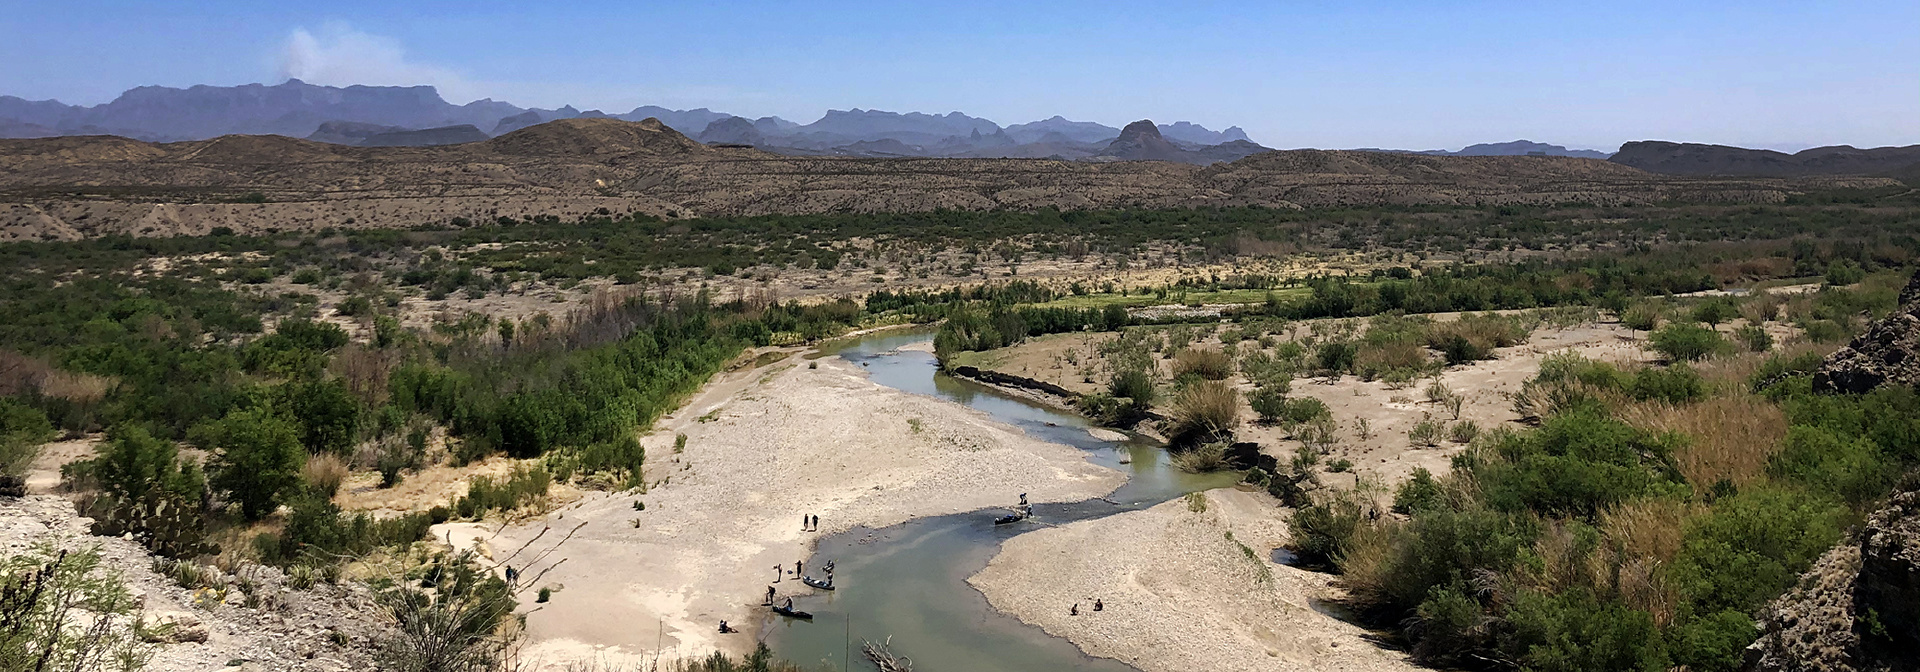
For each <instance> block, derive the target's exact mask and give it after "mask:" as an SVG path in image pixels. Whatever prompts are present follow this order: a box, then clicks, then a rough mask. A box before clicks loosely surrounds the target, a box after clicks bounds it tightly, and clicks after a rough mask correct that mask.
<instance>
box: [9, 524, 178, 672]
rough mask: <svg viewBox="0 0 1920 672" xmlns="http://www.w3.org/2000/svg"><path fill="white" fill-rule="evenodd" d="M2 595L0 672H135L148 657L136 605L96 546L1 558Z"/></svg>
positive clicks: (41, 548) (39, 545) (47, 547)
mask: <svg viewBox="0 0 1920 672" xmlns="http://www.w3.org/2000/svg"><path fill="white" fill-rule="evenodd" d="M0 595H3V596H5V598H6V599H4V600H0V624H5V625H6V627H4V628H0V670H5V672H29V671H32V672H38V671H40V670H67V671H71V672H105V671H106V670H137V669H140V668H141V667H143V666H145V664H146V662H147V660H148V659H149V658H151V657H152V651H151V649H149V648H148V647H146V646H145V645H143V644H141V643H140V638H139V633H138V632H137V630H138V628H137V627H136V626H135V623H136V621H137V619H138V618H139V611H140V605H139V603H138V602H136V601H135V600H134V599H133V597H132V594H131V593H129V592H128V591H127V588H126V584H125V583H124V582H123V581H122V580H121V578H120V575H119V573H118V572H116V571H114V570H112V569H111V568H110V567H108V566H105V565H104V563H102V562H101V556H100V548H99V547H98V546H93V547H89V548H83V549H80V550H77V551H61V550H58V549H56V548H55V547H54V545H53V544H52V542H49V541H39V542H35V543H34V545H33V546H32V547H31V548H30V549H29V550H27V551H25V552H22V553H19V554H16V555H10V556H7V557H5V558H0Z"/></svg>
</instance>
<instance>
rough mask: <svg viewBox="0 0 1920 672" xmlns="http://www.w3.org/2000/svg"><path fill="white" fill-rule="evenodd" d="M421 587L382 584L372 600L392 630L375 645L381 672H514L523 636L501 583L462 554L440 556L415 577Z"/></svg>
mask: <svg viewBox="0 0 1920 672" xmlns="http://www.w3.org/2000/svg"><path fill="white" fill-rule="evenodd" d="M416 575H417V576H418V578H417V579H416V580H417V581H418V582H419V583H420V584H421V585H422V587H421V588H415V587H414V586H413V585H411V582H402V581H393V580H383V581H381V582H380V584H379V585H378V586H377V592H376V593H375V597H376V600H377V602H378V603H379V604H380V606H381V607H382V611H383V615H384V616H385V617H386V619H387V620H388V622H390V623H391V624H392V625H393V626H394V627H393V629H392V633H393V634H392V635H390V636H388V637H387V638H386V639H384V640H383V641H381V642H379V646H380V648H379V654H378V657H379V660H380V662H381V663H382V665H381V667H382V669H390V670H395V671H396V672H491V671H493V670H500V669H514V668H515V667H516V666H515V665H513V658H512V655H513V651H512V646H511V645H512V644H513V643H514V642H515V641H517V639H518V637H519V634H520V633H521V630H520V629H519V628H520V626H519V624H518V623H517V622H515V619H513V610H514V608H515V607H516V606H517V604H518V601H517V600H516V598H515V597H514V594H513V590H512V588H511V587H509V586H508V585H507V584H506V582H505V581H502V580H500V578H499V577H497V576H495V575H494V574H493V573H492V572H489V571H483V570H482V569H480V568H479V567H477V566H476V562H475V561H474V559H473V558H472V557H471V556H468V555H466V554H460V555H454V556H444V555H443V556H439V557H437V558H436V559H435V561H434V562H433V563H432V564H430V565H429V566H427V567H426V568H424V570H422V571H418V572H416V573H415V574H414V575H410V577H409V578H412V577H413V576H416Z"/></svg>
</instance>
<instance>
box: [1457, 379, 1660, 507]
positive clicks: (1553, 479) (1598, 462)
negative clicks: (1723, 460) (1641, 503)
mask: <svg viewBox="0 0 1920 672" xmlns="http://www.w3.org/2000/svg"><path fill="white" fill-rule="evenodd" d="M1674 441H1675V439H1674V438H1673V437H1661V436H1653V435H1650V434H1647V433H1646V432H1643V431H1641V430H1637V429H1634V428H1633V427H1631V426H1628V425H1627V424H1625V423H1622V422H1620V421H1618V420H1614V419H1612V418H1609V417H1607V416H1606V415H1605V414H1604V413H1603V412H1602V411H1600V410H1599V409H1598V408H1597V407H1595V406H1593V405H1585V406H1581V407H1577V408H1574V409H1570V410H1568V411H1563V412H1561V413H1558V414H1556V415H1553V416H1551V417H1549V418H1547V419H1546V421H1545V422H1544V423H1543V424H1542V425H1541V427H1540V429H1539V430H1537V431H1534V432H1529V433H1526V434H1511V435H1507V436H1505V437H1502V438H1501V440H1499V441H1497V442H1494V443H1493V445H1492V446H1491V448H1490V451H1491V454H1490V455H1489V456H1488V458H1489V459H1484V460H1478V461H1475V462H1473V463H1471V465H1470V467H1471V470H1472V472H1473V475H1474V478H1475V479H1476V481H1477V482H1478V483H1479V484H1480V487H1481V489H1482V492H1483V493H1484V496H1485V498H1486V501H1487V502H1488V503H1489V504H1491V505H1492V506H1493V507H1494V508H1496V509H1498V510H1501V511H1510V512H1519V511H1537V512H1540V513H1543V514H1549V515H1557V516H1580V517H1583V518H1588V519H1591V518H1592V517H1593V516H1594V515H1595V514H1597V513H1598V512H1600V511H1601V510H1603V509H1606V508H1608V507H1611V506H1614V505H1616V504H1619V503H1621V502H1624V501H1626V500H1627V499H1629V498H1632V497H1636V496H1639V495H1642V494H1647V493H1649V492H1654V491H1656V490H1661V489H1667V488H1671V487H1673V486H1676V485H1677V481H1678V479H1679V474H1678V472H1677V471H1676V470H1675V468H1674V466H1673V459H1672V444H1673V442H1674Z"/></svg>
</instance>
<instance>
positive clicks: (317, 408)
mask: <svg viewBox="0 0 1920 672" xmlns="http://www.w3.org/2000/svg"><path fill="white" fill-rule="evenodd" d="M277 406H278V407H279V408H281V409H284V410H285V412H286V414H287V416H288V417H289V418H291V419H293V421H294V422H297V423H299V428H300V444H301V445H302V446H305V447H306V449H307V452H309V453H314V454H319V453H333V454H336V455H338V454H344V453H345V452H347V449H348V448H350V447H352V445H353V442H354V438H355V437H354V433H355V430H356V429H357V428H358V427H359V426H360V401H359V400H358V399H356V398H354V396H353V393H352V392H351V391H348V390H347V386H346V384H345V383H344V382H341V381H340V380H338V379H334V380H309V381H303V382H289V383H286V384H283V385H281V386H280V388H279V398H278V399H277Z"/></svg>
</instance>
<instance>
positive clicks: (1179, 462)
mask: <svg viewBox="0 0 1920 672" xmlns="http://www.w3.org/2000/svg"><path fill="white" fill-rule="evenodd" d="M1171 460H1172V462H1173V466H1176V467H1179V468H1180V470H1181V471H1184V472H1187V473H1189V474H1199V473H1205V472H1210V471H1219V470H1221V469H1225V468H1227V466H1228V465H1227V444H1226V443H1224V442H1218V441H1216V442H1213V443H1203V444H1200V445H1198V446H1194V447H1192V448H1188V449H1186V450H1181V451H1175V452H1174V453H1172V457H1171Z"/></svg>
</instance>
